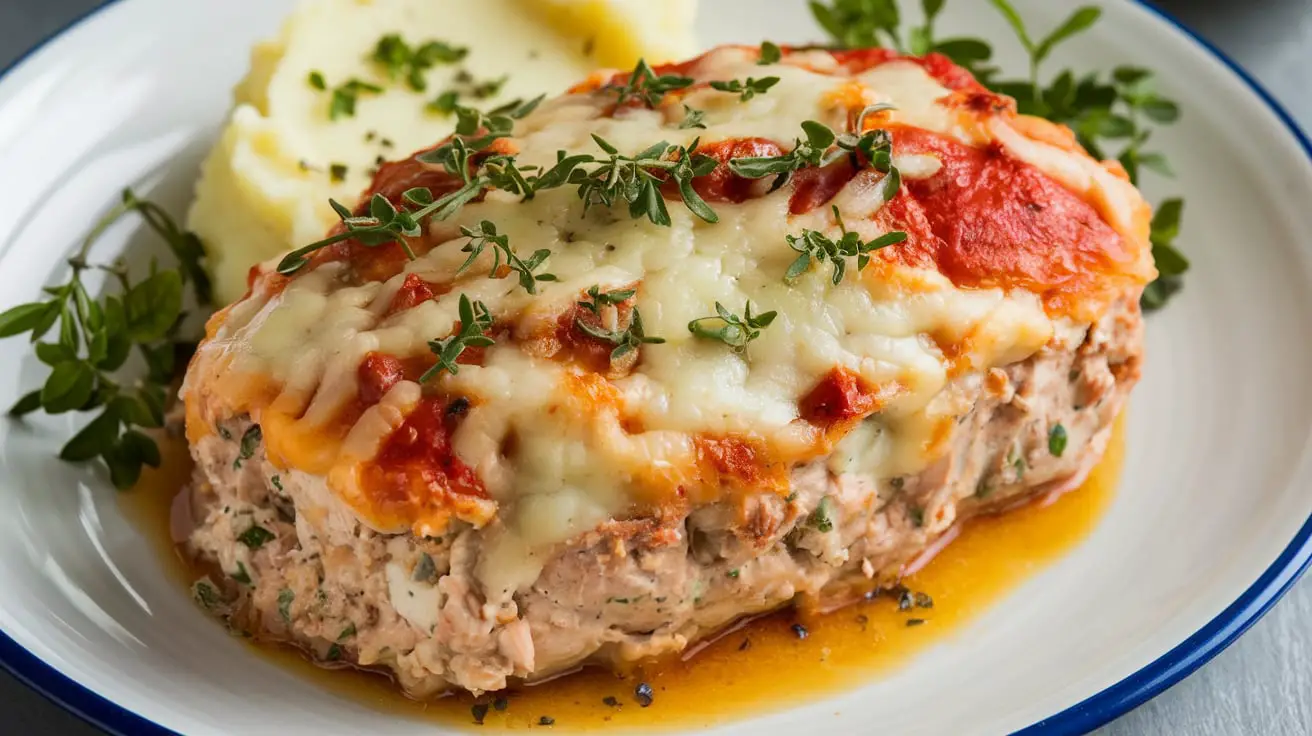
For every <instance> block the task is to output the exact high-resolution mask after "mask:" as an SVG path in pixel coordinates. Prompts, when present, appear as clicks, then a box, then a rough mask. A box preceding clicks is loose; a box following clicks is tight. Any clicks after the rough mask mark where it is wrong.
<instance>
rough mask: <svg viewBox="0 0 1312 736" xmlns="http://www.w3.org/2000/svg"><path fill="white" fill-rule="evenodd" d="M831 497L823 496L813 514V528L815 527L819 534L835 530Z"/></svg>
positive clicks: (811, 519) (811, 518)
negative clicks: (831, 511) (831, 514)
mask: <svg viewBox="0 0 1312 736" xmlns="http://www.w3.org/2000/svg"><path fill="white" fill-rule="evenodd" d="M829 504H830V501H829V497H828V496H823V497H821V499H820V503H818V504H816V506H815V511H812V512H811V517H810V521H811V526H813V527H815V529H816V531H818V532H831V531H833V530H834V521H833V519H831V518H830V516H829V513H830V508H829Z"/></svg>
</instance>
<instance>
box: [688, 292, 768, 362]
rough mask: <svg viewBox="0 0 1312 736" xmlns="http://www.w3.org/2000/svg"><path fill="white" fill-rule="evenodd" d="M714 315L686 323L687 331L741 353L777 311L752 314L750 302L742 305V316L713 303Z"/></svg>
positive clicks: (766, 325) (758, 335) (759, 334)
mask: <svg viewBox="0 0 1312 736" xmlns="http://www.w3.org/2000/svg"><path fill="white" fill-rule="evenodd" d="M715 315H716V316H714V317H701V318H699V319H695V320H693V321H691V322H689V323H688V331H689V332H691V333H692V334H694V335H696V336H697V337H704V338H707V339H710V340H719V341H720V342H722V343H724V344H725V345H728V346H729V347H731V348H733V350H734V352H736V353H741V352H743V351H745V350H746V349H747V343H749V342H751V341H752V340H755V339H756V338H758V337H760V336H761V330H763V329H765V328H766V327H769V326H770V323H772V322H774V318H775V317H776V316H778V312H774V311H770V312H765V313H764V314H752V302H751V301H750V300H749V301H748V302H747V305H746V306H745V307H743V316H741V317H739V316H738V315H736V314H734V313H732V312H730V311H729V310H727V309H725V308H724V305H723V304H720V303H719V302H716V303H715Z"/></svg>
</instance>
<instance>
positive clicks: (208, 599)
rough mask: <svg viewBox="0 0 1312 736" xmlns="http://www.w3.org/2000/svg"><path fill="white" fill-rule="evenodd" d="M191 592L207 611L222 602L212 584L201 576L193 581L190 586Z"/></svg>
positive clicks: (215, 607)
mask: <svg viewBox="0 0 1312 736" xmlns="http://www.w3.org/2000/svg"><path fill="white" fill-rule="evenodd" d="M191 594H192V596H193V597H194V598H195V599H196V602H197V603H199V604H200V605H201V607H202V608H204V609H205V610H207V611H213V610H215V609H217V608H218V607H219V605H220V604H221V603H222V600H221V599H220V598H219V594H218V592H217V591H215V590H214V586H213V585H212V584H211V583H210V581H209V578H201V579H200V580H197V581H196V582H195V583H193V584H192V586H191Z"/></svg>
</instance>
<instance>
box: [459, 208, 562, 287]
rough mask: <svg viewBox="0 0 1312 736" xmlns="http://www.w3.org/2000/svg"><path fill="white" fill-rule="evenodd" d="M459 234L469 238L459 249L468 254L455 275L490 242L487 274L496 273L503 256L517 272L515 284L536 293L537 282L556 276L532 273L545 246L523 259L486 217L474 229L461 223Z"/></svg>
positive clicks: (543, 255)
mask: <svg viewBox="0 0 1312 736" xmlns="http://www.w3.org/2000/svg"><path fill="white" fill-rule="evenodd" d="M460 234H461V235H464V236H465V237H467V238H469V242H468V243H466V244H465V247H463V248H461V249H460V251H461V252H462V253H468V254H469V257H468V258H466V259H465V262H464V263H462V264H460V268H458V269H456V275H457V276H458V275H460V274H461V273H464V271H465V269H467V268H469V267H470V266H471V265H473V263H474V261H475V260H477V259H478V257H479V256H480V255H482V254H483V250H484V249H485V248H486V247H487V246H488V245H489V244H490V245H491V246H492V268H491V270H490V271H489V272H488V278H496V277H497V274H498V272H499V271H500V270H501V263H502V260H503V259H504V260H505V264H506V267H507V268H509V269H510V270H511V271H514V272H515V273H518V274H519V285H520V286H522V287H524V291H527V292H528V293H530V294H536V293H538V287H537V282H539V281H555V280H556V276H555V275H554V274H550V273H539V274H535V273H533V271H534V270H536V269H537V268H538V267H539V266H541V265H542V262H543V261H545V260H547V258H548V257H550V256H551V251H550V250H548V249H546V248H542V249H539V250H537V251H534V253H533V255H531V256H529V258H528V260H524V259H522V258H520V257H519V255H518V254H516V253H515V249H514V248H511V247H510V237H509V236H508V235H505V234H504V233H498V232H497V226H496V225H494V224H493V223H491V222H488V221H487V220H483V221H482V222H480V223H478V228H477V229H471V228H467V227H461V228H460Z"/></svg>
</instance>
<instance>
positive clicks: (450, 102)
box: [428, 89, 460, 115]
mask: <svg viewBox="0 0 1312 736" xmlns="http://www.w3.org/2000/svg"><path fill="white" fill-rule="evenodd" d="M459 104H460V93H459V92H457V91H455V90H453V89H449V90H447V91H445V92H443V93H442V94H440V95H438V96H437V98H436V99H434V100H433V101H432V102H430V103H428V109H429V111H430V112H435V113H438V114H440V115H453V114H455V111H456V108H457V107H459Z"/></svg>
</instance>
